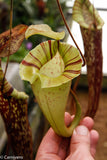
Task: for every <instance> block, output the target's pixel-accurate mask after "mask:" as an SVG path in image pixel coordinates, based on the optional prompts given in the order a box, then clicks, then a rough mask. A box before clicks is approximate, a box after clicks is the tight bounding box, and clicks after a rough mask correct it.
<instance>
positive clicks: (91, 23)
mask: <svg viewBox="0 0 107 160" xmlns="http://www.w3.org/2000/svg"><path fill="white" fill-rule="evenodd" d="M73 19H74V20H75V21H76V22H78V23H79V25H80V29H81V33H82V37H83V42H84V49H85V58H86V64H87V77H88V86H89V96H88V109H87V113H86V115H88V116H91V117H92V118H94V116H95V114H96V111H97V109H98V105H99V99H100V92H101V85H102V64H103V58H102V26H103V24H104V22H103V20H102V19H101V17H100V16H99V14H98V11H97V10H96V9H95V8H94V6H93V5H92V4H91V3H90V1H89V0H76V1H75V3H74V6H73Z"/></svg>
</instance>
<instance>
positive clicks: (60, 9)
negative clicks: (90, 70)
mask: <svg viewBox="0 0 107 160" xmlns="http://www.w3.org/2000/svg"><path fill="white" fill-rule="evenodd" d="M56 1H57V4H58V8H59V11H60V14H61V16H62V18H63V21H64V24H65V26H66V28H67V30H68V32H69V34H70V36H71V38H72V40H73V41H74V43H75V45H76V47H77V49H78V50H79V52H80V54H81V57H82V59H83V64H82V66H85V62H86V60H85V57H84V56H83V54H82V52H81V50H80V48H79V46H78V44H77V43H76V41H75V39H74V37H73V35H72V33H71V31H70V29H69V26H68V24H67V22H66V19H65V17H64V14H63V11H62V8H61V5H60V3H59V0H56Z"/></svg>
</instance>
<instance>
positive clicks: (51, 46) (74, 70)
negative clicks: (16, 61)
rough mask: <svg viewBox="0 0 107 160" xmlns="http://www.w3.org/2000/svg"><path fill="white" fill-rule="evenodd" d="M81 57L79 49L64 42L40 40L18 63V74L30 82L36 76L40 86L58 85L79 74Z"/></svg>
mask: <svg viewBox="0 0 107 160" xmlns="http://www.w3.org/2000/svg"><path fill="white" fill-rule="evenodd" d="M81 66H82V59H81V57H80V54H79V51H78V50H77V49H76V48H75V47H73V46H71V45H69V44H66V43H64V42H59V41H56V40H50V41H46V42H42V43H41V44H39V45H38V46H37V47H35V48H34V49H33V50H31V51H30V53H29V54H28V55H27V56H26V57H25V58H24V60H23V61H22V63H21V64H20V75H21V77H22V79H23V80H27V81H29V82H30V83H31V84H32V83H34V82H35V80H36V79H37V78H40V80H41V87H42V88H49V87H55V86H59V85H61V84H63V83H66V82H68V81H71V80H72V79H73V78H75V77H77V76H78V75H79V74H80V71H81Z"/></svg>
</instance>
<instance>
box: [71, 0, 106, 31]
mask: <svg viewBox="0 0 107 160" xmlns="http://www.w3.org/2000/svg"><path fill="white" fill-rule="evenodd" d="M73 19H74V20H75V21H76V22H78V23H79V24H80V26H81V27H84V28H87V29H89V28H90V29H92V30H94V29H101V28H102V26H103V25H104V21H103V20H102V18H101V17H100V16H99V13H98V11H97V10H96V9H95V8H94V6H93V5H92V4H91V2H90V1H89V0H76V1H75V3H74V6H73Z"/></svg>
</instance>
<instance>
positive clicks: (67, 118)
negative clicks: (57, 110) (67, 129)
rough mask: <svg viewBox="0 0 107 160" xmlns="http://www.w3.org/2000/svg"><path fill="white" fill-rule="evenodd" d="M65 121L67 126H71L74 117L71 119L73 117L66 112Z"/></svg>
mask: <svg viewBox="0 0 107 160" xmlns="http://www.w3.org/2000/svg"><path fill="white" fill-rule="evenodd" d="M64 120H65V125H66V126H69V125H70V124H71V122H72V120H73V117H71V115H70V114H69V113H68V112H65V117H64Z"/></svg>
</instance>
